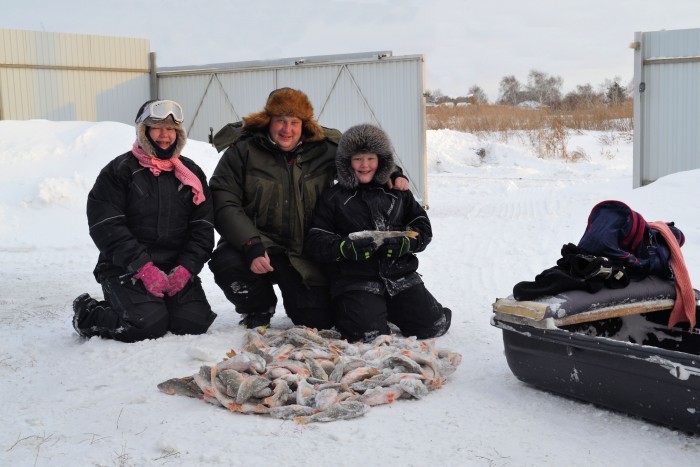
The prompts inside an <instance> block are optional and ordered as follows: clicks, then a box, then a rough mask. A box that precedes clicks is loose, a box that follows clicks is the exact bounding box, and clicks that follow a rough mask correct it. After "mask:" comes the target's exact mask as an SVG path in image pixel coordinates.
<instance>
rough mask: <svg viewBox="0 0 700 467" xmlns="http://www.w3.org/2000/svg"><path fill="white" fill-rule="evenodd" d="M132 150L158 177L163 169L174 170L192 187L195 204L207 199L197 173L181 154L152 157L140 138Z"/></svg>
mask: <svg viewBox="0 0 700 467" xmlns="http://www.w3.org/2000/svg"><path fill="white" fill-rule="evenodd" d="M131 152H132V153H133V154H134V156H135V157H136V159H138V161H139V164H141V166H143V167H146V168H147V169H149V170H150V171H151V172H152V173H153V175H155V176H156V177H157V176H158V175H160V173H161V171H163V170H164V171H166V172H170V171H171V170H174V171H175V177H177V179H178V180H180V181H181V182H182V183H183V184H185V185H187V186H189V187H192V193H194V198H193V201H194V204H201V203H203V202H204V200H205V199H206V198H205V197H204V190H203V188H202V182H201V181H200V180H199V178H197V176H196V175H195V174H193V173H192V171H191V170H190V169H188V168H187V167H185V164H183V163H182V161H181V160H180V154H175V155H173V157H171V158H170V159H158V158H157V157H151V156H149V155H148V154H146V153H145V152H144V150H143V149H141V147H140V146H139V142H138V140H137V141H134V145H133V146H132V148H131Z"/></svg>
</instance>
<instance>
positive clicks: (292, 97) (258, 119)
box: [243, 88, 324, 142]
mask: <svg viewBox="0 0 700 467" xmlns="http://www.w3.org/2000/svg"><path fill="white" fill-rule="evenodd" d="M272 117H297V118H298V119H299V120H301V122H302V129H301V140H302V141H306V142H314V141H321V140H322V139H323V138H324V134H323V128H322V127H321V126H320V125H319V124H318V123H317V122H316V120H314V108H313V106H312V105H311V101H310V100H309V98H308V97H307V95H306V94H304V93H303V92H301V91H299V90H297V89H292V88H280V89H276V90H274V91H272V92H271V93H270V95H269V96H268V98H267V103H266V104H265V108H264V109H263V110H262V111H261V112H256V113H252V114H250V115H248V116H247V117H244V118H243V131H256V130H261V129H266V128H267V127H268V125H269V124H270V119H271V118H272Z"/></svg>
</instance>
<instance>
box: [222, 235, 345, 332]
mask: <svg viewBox="0 0 700 467" xmlns="http://www.w3.org/2000/svg"><path fill="white" fill-rule="evenodd" d="M268 255H269V257H270V263H271V265H272V268H273V269H274V271H271V272H268V273H266V274H255V273H254V272H252V271H251V270H250V267H249V266H248V264H247V262H246V261H245V259H244V258H243V255H242V254H241V252H239V251H238V250H236V249H235V248H233V247H232V246H231V245H230V244H228V243H225V242H222V243H220V244H219V246H218V247H217V248H216V249H215V250H214V253H213V255H212V259H211V261H209V269H211V272H212V273H213V274H214V281H215V282H216V284H217V285H218V286H219V287H220V288H221V290H223V292H224V295H225V296H226V298H227V299H228V300H229V301H230V302H231V303H233V304H234V305H235V307H236V312H238V313H240V314H242V315H247V314H262V313H271V314H272V313H274V310H275V306H276V305H277V296H276V295H275V290H274V288H273V284H276V285H277V286H278V287H279V289H280V292H281V293H282V303H283V305H284V311H285V312H286V313H287V316H288V317H289V318H290V319H291V320H292V322H293V323H294V324H295V325H300V326H307V327H310V328H316V329H329V328H330V327H331V326H332V325H333V323H332V320H331V311H330V308H331V307H330V302H331V300H330V293H329V290H328V288H327V287H308V286H306V285H305V284H304V282H303V280H302V277H301V275H300V274H299V272H298V271H297V270H296V269H294V266H292V264H291V263H290V261H289V258H287V256H286V255H285V254H275V253H273V254H269V253H268Z"/></svg>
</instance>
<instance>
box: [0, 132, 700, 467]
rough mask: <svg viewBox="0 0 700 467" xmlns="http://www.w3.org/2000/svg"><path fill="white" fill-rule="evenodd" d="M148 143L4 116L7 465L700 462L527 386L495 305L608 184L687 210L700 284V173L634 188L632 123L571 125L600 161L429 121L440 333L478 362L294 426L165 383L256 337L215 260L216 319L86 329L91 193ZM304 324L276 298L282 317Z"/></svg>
mask: <svg viewBox="0 0 700 467" xmlns="http://www.w3.org/2000/svg"><path fill="white" fill-rule="evenodd" d="M133 140H134V130H133V127H131V126H128V125H123V124H118V123H109V122H105V123H87V122H48V121H41V120H35V121H27V122H18V121H0V168H1V170H0V195H1V196H0V265H2V267H1V268H0V394H1V395H2V404H0V420H2V424H1V425H0V465H2V466H34V465H36V466H91V465H100V466H111V465H117V466H131V465H138V466H144V465H148V466H161V465H186V466H194V465H216V466H229V465H246V466H269V465H285V466H302V465H303V466H315V465H319V466H320V465H332V466H356V465H368V466H369V465H371V466H374V465H382V466H425V465H435V466H464V465H468V466H543V465H547V466H587V467H588V466H607V465H611V466H612V465H634V466H637V467H640V466H650V467H652V466H653V467H657V466H659V465H669V466H674V467H682V466H696V465H698V459H700V442H699V440H698V438H697V437H695V436H689V435H687V434H684V433H680V432H677V431H674V430H671V429H668V428H665V427H662V426H658V425H653V424H650V423H647V422H645V421H642V420H639V419H636V418H631V417H628V416H625V415H622V414H618V413H613V412H610V411H607V410H604V409H600V408H597V407H595V406H593V405H590V404H586V403H581V402H577V401H572V400H569V399H565V398H561V397H558V396H555V395H552V394H548V393H546V392H542V391H539V390H537V389H534V388H532V387H529V386H527V385H525V384H523V383H521V382H519V381H518V380H517V379H516V378H515V377H514V376H513V375H512V373H511V372H510V370H509V368H508V366H507V364H506V360H505V357H504V355H503V343H502V338H501V331H500V330H499V329H497V328H494V327H492V326H491V325H490V315H491V304H492V303H493V302H494V300H495V299H496V298H497V297H503V296H506V295H508V294H510V292H511V289H512V286H513V285H514V284H515V283H517V282H519V281H522V280H532V279H534V276H535V275H536V274H538V273H539V272H541V271H542V270H543V269H546V268H549V267H551V266H553V265H554V263H555V261H556V260H557V259H558V258H559V252H560V249H561V246H562V245H563V244H565V243H568V242H572V243H577V242H578V240H579V238H580V237H581V235H582V233H583V230H584V228H585V225H586V218H587V216H588V214H589V212H590V209H591V208H592V207H593V205H595V204H596V203H597V202H599V201H602V200H605V199H619V200H621V201H624V202H626V203H627V204H629V205H630V206H631V207H632V208H633V209H635V210H637V211H639V212H640V213H642V215H644V217H645V218H646V219H647V220H649V221H655V220H665V221H675V222H676V224H677V226H678V227H680V228H681V229H682V230H683V231H684V233H685V234H686V237H687V243H686V245H685V246H684V247H683V253H684V255H685V258H686V262H687V264H688V269H689V271H690V274H691V279H693V278H695V279H696V280H700V261H699V259H700V219H696V217H697V216H698V213H699V212H700V183H698V181H699V180H700V172H698V171H691V172H685V173H680V174H675V175H671V176H668V177H665V178H663V179H661V180H659V181H657V182H655V183H653V184H651V185H649V186H647V187H644V188H641V189H637V190H632V143H631V135H620V134H609V133H605V134H602V133H595V132H583V133H580V134H573V135H572V136H571V139H570V141H569V146H570V148H571V149H572V150H573V149H578V150H582V151H583V152H585V153H586V154H587V156H588V160H587V161H585V162H579V163H563V162H559V161H552V160H543V159H540V158H538V157H536V155H535V154H532V153H531V152H530V150H529V149H528V146H527V145H525V144H524V143H520V142H519V141H518V140H517V138H513V139H511V140H510V141H509V142H508V143H504V142H499V141H497V140H495V139H494V140H488V139H479V138H477V137H475V136H473V135H470V134H464V133H458V132H454V131H446V130H444V131H429V132H428V170H429V175H428V204H429V210H428V214H429V215H430V218H431V221H432V223H433V231H434V239H433V242H432V244H431V245H430V246H429V247H428V249H427V250H426V251H425V252H423V253H421V254H420V255H419V258H420V260H421V266H420V268H419V272H421V273H422V274H423V278H424V280H425V282H426V284H427V286H428V288H429V290H431V292H433V294H434V295H435V296H436V297H437V298H438V300H439V301H441V302H442V303H443V304H444V305H445V306H448V307H450V308H451V309H452V310H453V320H452V328H451V329H450V331H449V332H448V334H447V335H445V336H444V337H442V338H440V339H439V346H440V347H444V348H448V349H451V350H453V351H457V352H460V353H461V354H462V355H463V356H464V359H463V362H462V364H461V366H460V367H459V368H458V369H457V371H456V372H455V373H454V374H453V375H452V376H451V377H450V378H449V379H448V381H447V383H446V384H445V385H444V386H443V387H442V388H441V389H440V390H437V391H434V392H432V393H431V394H429V395H428V396H427V397H426V398H424V399H422V400H420V401H416V400H406V401H403V400H401V401H398V402H395V403H393V404H391V405H384V406H377V407H372V409H371V410H369V412H368V413H367V414H365V415H364V416H363V417H360V418H357V419H353V420H347V421H336V422H332V423H325V424H324V423H316V424H309V425H298V424H297V423H295V422H293V421H282V420H277V419H272V418H270V417H267V416H257V415H240V414H233V413H229V412H227V411H226V410H224V409H222V408H217V407H215V406H213V405H209V404H205V403H203V402H201V401H197V400H193V399H188V398H184V397H174V396H168V395H165V394H163V393H161V392H159V391H158V390H157V389H156V385H157V384H158V383H160V382H162V381H164V380H166V379H169V378H172V377H178V376H186V375H191V374H193V373H194V372H196V370H197V369H198V368H199V366H200V365H203V364H205V363H215V362H217V361H219V360H221V359H222V358H223V357H224V355H225V353H226V352H227V351H228V350H229V349H231V348H239V347H240V345H241V342H242V337H243V330H242V329H241V328H240V327H239V326H238V325H237V322H238V315H236V314H235V313H234V312H233V308H232V306H231V305H230V304H229V303H228V302H227V301H226V300H225V298H224V296H223V293H221V291H220V290H219V289H218V288H217V287H216V285H215V284H214V281H213V278H212V276H211V273H209V270H208V268H206V267H205V269H204V272H203V273H202V278H203V282H204V288H205V290H206V292H207V295H208V298H209V301H210V302H211V304H212V307H213V308H214V311H215V312H216V313H218V315H219V317H218V318H217V320H216V321H215V322H214V324H213V325H212V327H211V328H210V330H209V332H208V333H207V334H205V335H202V336H174V335H166V336H165V337H164V338H161V339H158V340H151V341H146V342H139V343H135V344H122V343H119V342H113V341H107V340H101V339H98V338H94V339H91V340H89V341H85V340H83V339H81V338H79V337H78V336H77V335H76V334H75V333H74V331H73V329H72V327H71V324H70V322H71V318H72V314H73V312H72V310H71V303H72V301H73V299H74V298H75V297H76V296H77V295H79V294H80V293H83V292H89V293H91V294H92V295H93V296H97V297H101V296H102V294H101V290H100V287H99V285H98V284H97V283H96V282H95V281H94V278H93V276H92V269H93V267H94V264H95V261H96V259H97V249H96V248H95V247H94V245H93V244H92V241H91V239H90V237H89V235H88V231H87V222H86V218H85V202H86V196H87V193H88V191H89V189H90V188H91V186H92V183H93V181H94V179H95V177H96V175H97V173H98V172H99V170H100V169H101V168H102V167H103V166H104V165H105V164H106V163H107V162H108V161H109V160H111V159H112V158H114V157H115V156H117V155H118V154H121V153H123V152H125V151H127V150H128V149H129V148H130V147H131V144H132V142H133ZM482 149H483V151H481V150H482ZM477 153H482V154H484V156H483V157H480V156H478V155H477ZM184 154H185V155H187V156H189V157H191V158H193V159H194V160H195V161H197V162H198V163H199V164H200V165H201V166H202V167H203V168H204V170H205V172H206V173H207V174H208V175H210V174H211V172H212V170H213V168H214V166H215V164H216V162H217V160H218V154H217V153H216V152H215V150H214V149H212V148H211V147H210V146H209V145H207V144H205V143H202V142H197V141H190V142H189V143H188V145H187V146H186V148H185V151H184ZM696 288H697V286H696ZM290 325H291V322H290V321H289V320H288V319H287V318H286V317H285V316H284V312H283V310H282V309H281V307H278V310H277V315H276V316H275V317H274V319H273V321H272V326H273V328H284V327H287V326H290Z"/></svg>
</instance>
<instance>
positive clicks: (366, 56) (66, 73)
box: [0, 29, 427, 205]
mask: <svg viewBox="0 0 700 467" xmlns="http://www.w3.org/2000/svg"><path fill="white" fill-rule="evenodd" d="M149 49H150V46H149V41H148V40H146V39H131V38H121V37H106V36H94V35H79V34H64V33H51V32H36V31H20V30H11V29H0V120H3V119H4V120H28V119H48V120H84V121H116V122H121V123H126V124H129V125H133V121H134V116H135V114H136V110H137V109H138V108H139V106H140V105H141V104H142V103H143V102H145V101H146V100H148V99H151V98H165V99H173V100H176V101H178V102H180V103H182V104H183V107H184V109H185V125H186V127H187V129H188V131H189V134H190V136H191V137H192V138H193V139H197V140H200V141H208V136H209V133H210V129H212V130H213V131H214V132H216V131H218V130H219V129H220V128H221V127H223V126H224V125H226V124H227V123H231V122H236V121H239V120H241V118H242V117H244V116H246V115H247V114H249V113H251V112H256V111H259V110H261V109H262V108H263V106H264V104H265V101H266V99H267V96H268V95H269V93H270V92H271V91H273V90H274V89H277V88H279V87H283V86H288V87H292V88H296V89H301V90H302V91H304V92H305V93H306V94H307V95H308V96H309V98H310V99H311V102H312V104H313V106H314V111H315V116H316V118H317V120H318V121H319V123H320V124H321V125H323V126H326V127H332V128H337V129H339V130H341V131H342V130H346V129H347V128H349V127H350V126H352V125H355V124H358V123H374V124H376V125H379V126H380V127H382V128H383V129H384V130H385V131H386V132H387V133H388V134H389V136H390V137H391V139H392V141H393V143H394V146H395V149H396V155H397V158H398V160H399V161H398V162H399V164H400V165H401V167H402V168H403V170H404V173H406V175H407V176H408V177H409V179H410V181H411V185H412V186H411V188H412V191H413V193H414V194H415V196H416V198H417V199H418V200H419V201H421V202H422V203H423V204H425V205H427V188H426V181H427V170H426V148H425V144H426V142H425V103H424V98H423V93H424V91H425V87H424V81H425V79H424V60H423V56H422V55H411V56H403V57H394V56H393V55H392V53H391V52H390V51H379V52H366V53H357V54H344V55H334V56H316V57H296V58H288V59H279V60H270V61H259V62H258V61H256V62H241V63H218V64H213V65H203V66H183V67H171V68H157V67H156V54H155V53H153V52H151V51H150V50H149Z"/></svg>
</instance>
